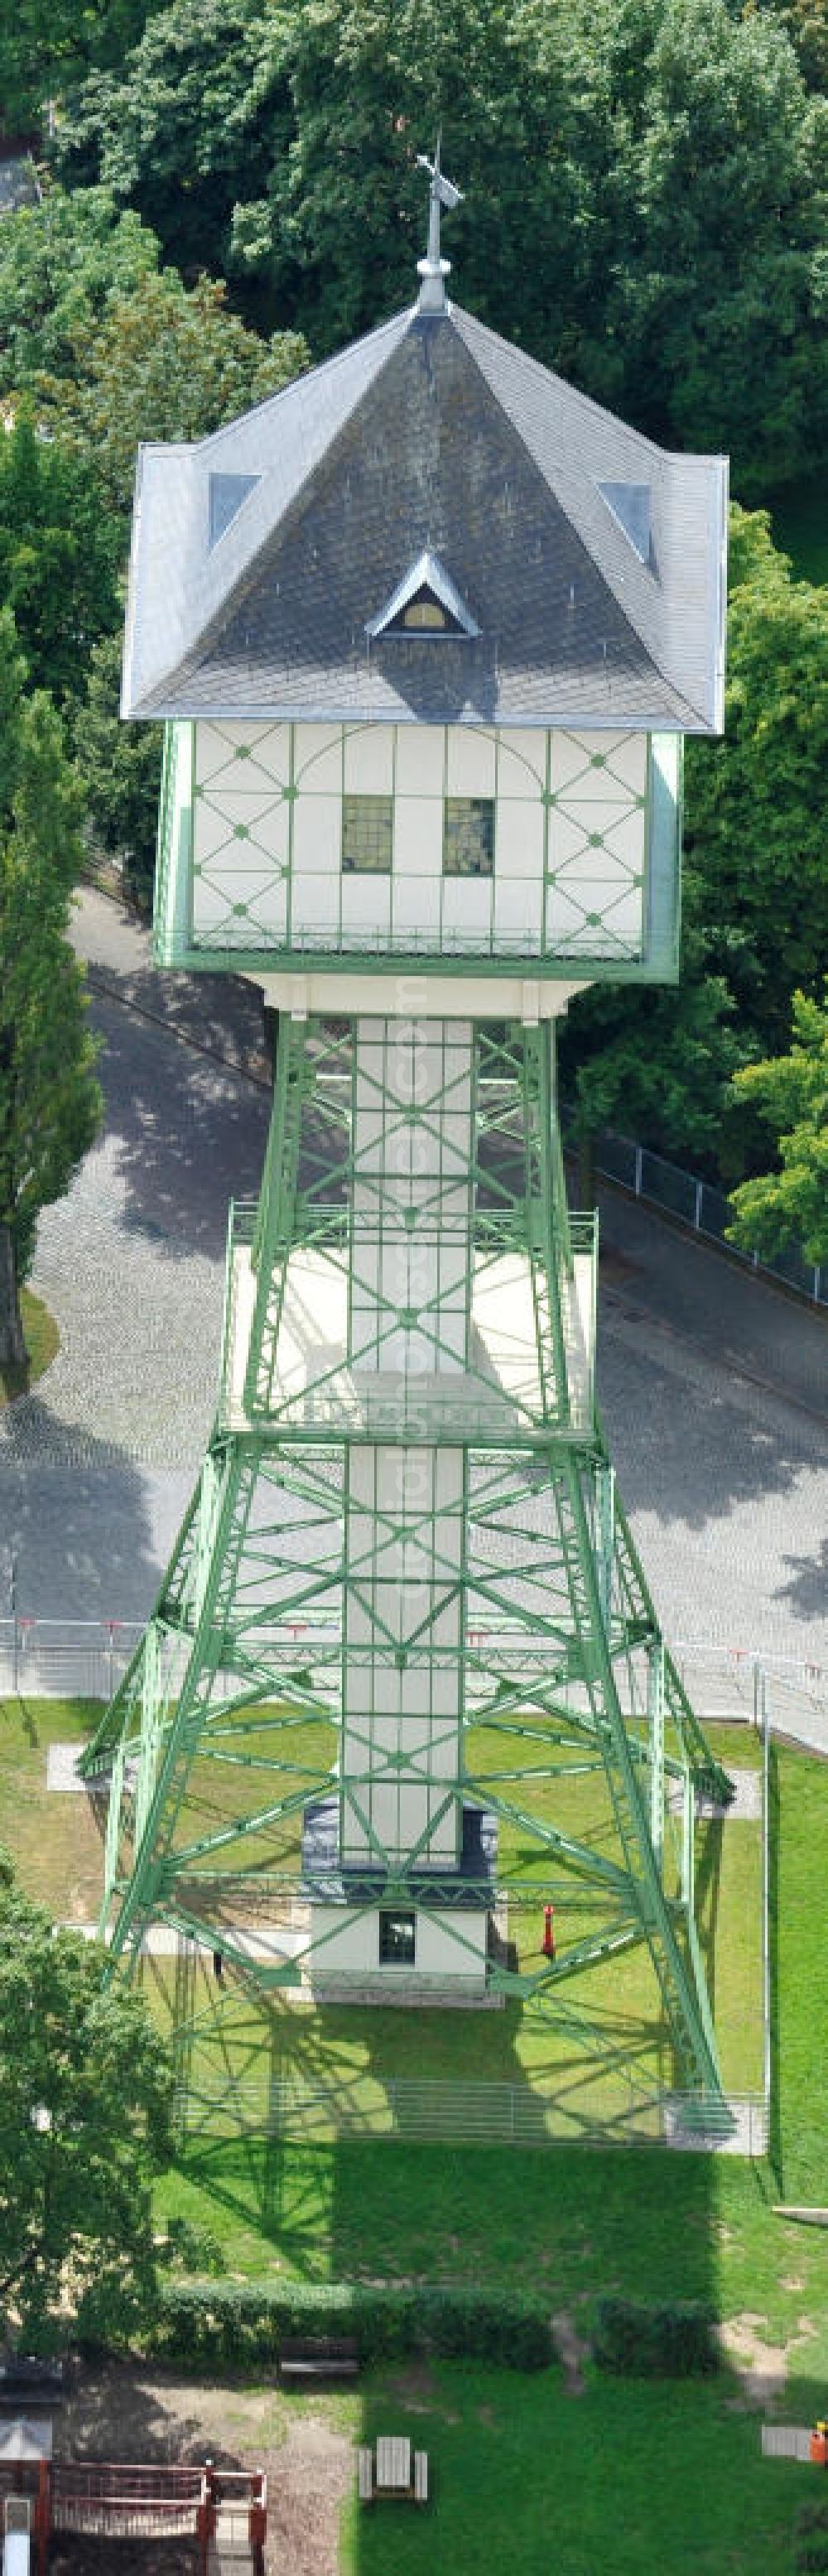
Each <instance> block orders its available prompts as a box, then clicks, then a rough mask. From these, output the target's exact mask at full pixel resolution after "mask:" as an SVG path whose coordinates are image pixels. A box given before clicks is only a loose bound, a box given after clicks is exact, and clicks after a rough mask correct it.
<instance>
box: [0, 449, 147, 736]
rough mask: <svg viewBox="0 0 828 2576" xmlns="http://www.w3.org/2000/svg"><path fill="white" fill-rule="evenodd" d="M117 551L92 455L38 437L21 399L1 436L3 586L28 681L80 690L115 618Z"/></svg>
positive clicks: (61, 690)
mask: <svg viewBox="0 0 828 2576" xmlns="http://www.w3.org/2000/svg"><path fill="white" fill-rule="evenodd" d="M120 551H121V536H120V530H119V529H118V527H117V526H116V524H115V522H114V520H113V518H112V516H111V514H108V513H107V512H106V511H105V510H104V509H103V508H102V506H101V489H100V483H99V481H98V477H97V475H96V472H95V468H94V465H93V463H92V461H91V459H90V458H88V457H85V456H81V455H79V454H78V453H77V451H76V450H75V451H72V450H70V449H69V448H68V447H67V446H66V444H65V443H64V441H62V440H60V439H54V438H43V437H41V436H40V435H39V434H38V431H37V428H36V426H35V420H34V414H33V411H32V408H31V405H30V404H29V403H28V402H24V403H21V405H20V407H19V409H18V412H17V416H16V418H15V421H14V426H13V428H12V429H11V430H10V431H8V430H7V432H6V434H5V436H0V592H1V593H2V596H3V598H4V600H5V603H6V605H7V607H9V608H10V609H11V610H12V612H13V615H14V619H15V624H16V628H17V633H18V636H19V640H20V643H21V645H22V648H23V651H24V653H25V656H26V662H27V666H28V675H29V680H30V683H31V685H32V686H33V687H35V688H45V689H48V690H49V692H50V694H51V695H52V696H53V697H55V698H56V699H58V700H59V701H63V702H65V701H66V699H67V698H69V697H71V696H73V695H75V694H77V693H78V692H79V691H80V690H82V689H83V687H84V684H85V672H86V663H87V661H88V657H89V654H90V652H91V649H92V646H93V644H94V643H96V642H97V640H98V637H99V636H100V635H103V634H106V633H108V632H111V629H112V627H113V626H114V625H115V624H116V622H117V621H118V620H119V617H120V605H119V598H118V588H117V567H118V558H119V554H120Z"/></svg>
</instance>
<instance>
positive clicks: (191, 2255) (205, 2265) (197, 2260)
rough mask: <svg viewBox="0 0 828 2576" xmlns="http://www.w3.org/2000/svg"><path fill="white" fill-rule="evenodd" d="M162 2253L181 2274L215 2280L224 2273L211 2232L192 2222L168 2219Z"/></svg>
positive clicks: (182, 2219)
mask: <svg viewBox="0 0 828 2576" xmlns="http://www.w3.org/2000/svg"><path fill="white" fill-rule="evenodd" d="M162 2252H166V2254H167V2257H168V2259H169V2261H171V2262H173V2263H177V2264H179V2265H180V2267H181V2270H182V2272H201V2273H204V2272H207V2273H209V2275H210V2277H211V2278H215V2277H217V2276H218V2274H219V2273H220V2272H223V2271H224V2269H225V2263H224V2256H223V2253H222V2250H221V2246H220V2244H219V2241H218V2237H217V2236H216V2235H214V2232H213V2229H212V2228H211V2227H202V2226H200V2225H199V2224H198V2221H197V2220H195V2221H194V2220H193V2219H192V2218H168V2220H167V2244H166V2248H163V2249H162Z"/></svg>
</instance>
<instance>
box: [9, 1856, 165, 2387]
mask: <svg viewBox="0 0 828 2576" xmlns="http://www.w3.org/2000/svg"><path fill="white" fill-rule="evenodd" d="M103 1964H104V1962H103V1954H102V1952H101V1951H100V1950H99V1949H98V1948H97V1946H96V1945H94V1944H91V1943H89V1942H88V1941H86V1940H84V1939H82V1938H81V1936H80V1935H79V1934H77V1933H72V1932H65V1931H61V1930H55V1929H54V1928H53V1926H52V1923H51V1920H50V1917H49V1915H48V1914H47V1913H45V1912H44V1911H43V1910H42V1909H41V1908H40V1907H39V1906H35V1905H32V1904H30V1903H29V1901H28V1899H26V1898H24V1897H23V1896H21V1895H20V1894H19V1892H18V1890H17V1889H16V1887H15V1885H14V1881H13V1880H12V1881H11V1883H10V1882H9V1879H8V1875H7V1873H6V1872H5V1871H4V1872H3V1873H2V1874H0V2301H2V2306H3V2309H4V2311H5V2315H6V2317H7V2319H8V2320H9V2322H11V2323H13V2324H14V2325H15V2326H16V2327H17V2328H18V2330H19V2331H20V2332H21V2334H22V2335H24V2336H25V2338H26V2340H27V2341H29V2342H34V2343H36V2344H37V2343H41V2344H46V2345H48V2344H49V2343H50V2342H54V2341H59V2340H61V2339H62V2338H63V2337H65V2335H66V2332H67V2325H68V2316H67V2312H66V2311H67V2302H68V2312H69V2315H71V2317H72V2320H73V2324H74V2325H75V2327H76V2329H77V2332H78V2333H79V2335H80V2336H81V2337H83V2338H85V2339H87V2340H88V2339H94V2340H101V2339H107V2340H110V2339H112V2338H113V2337H115V2336H120V2335H122V2334H124V2333H126V2332H128V2331H129V2330H130V2329H131V2328H132V2327H133V2326H134V2324H135V2323H136V2321H137V2320H138V2319H139V2318H140V2317H141V2316H142V2315H143V2314H145V2313H146V2311H147V2309H148V2307H149V2305H150V2303H151V2300H152V2297H153V2294H154V2288H155V2272H154V2261H153V2238H152V2219H151V2200H150V2184H151V2180H152V2176H153V2174H154V2173H155V2172H156V2171H157V2170H158V2168H159V2166H160V2165H161V2164H162V2163H163V2161H164V2159H165V2157H166V2155H167V2154H168V2151H169V2105H170V2093H171V2077H170V2069H169V2065H168V2060H167V2055H166V2051H165V2049H164V2047H163V2044H162V2042H161V2041H160V2039H159V2038H158V2035H157V2033H156V2032H155V2031H154V2030H153V2028H152V2026H151V2024H150V2022H149V2021H148V2019H147V2016H146V2013H145V2011H144V2007H143V2005H142V2003H141V2001H140V1998H139V1997H138V1996H137V1995H135V1994H134V1993H128V1992H126V1990H124V1989H118V1990H117V1991H114V1992H110V1993H108V1994H105V1995H104V1994H102V1993H101V1971H102V1967H103Z"/></svg>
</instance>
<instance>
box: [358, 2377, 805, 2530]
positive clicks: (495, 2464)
mask: <svg viewBox="0 0 828 2576" xmlns="http://www.w3.org/2000/svg"><path fill="white" fill-rule="evenodd" d="M428 2376H429V2382H430V2385H429V2386H428V2388H427V2391H426V2392H425V2406H423V2395H422V2393H418V2394H417V2396H416V2412H414V2411H413V2410H412V2411H409V2412H407V2409H406V2402H405V2393H404V2389H405V2383H403V2389H402V2392H401V2393H400V2394H395V2393H394V2388H393V2381H392V2382H391V2383H390V2390H389V2385H388V2383H387V2384H386V2388H385V2389H384V2390H383V2391H382V2392H380V2390H377V2391H376V2392H375V2391H374V2389H373V2388H369V2389H368V2390H367V2391H366V2406H365V2417H366V2424H365V2436H364V2438H367V2439H368V2440H372V2439H374V2438H376V2434H377V2433H378V2432H380V2431H382V2432H385V2431H387V2430H388V2429H389V2424H392V2425H393V2426H394V2427H395V2428H397V2427H399V2429H403V2426H404V2428H405V2430H406V2431H407V2432H408V2433H409V2435H410V2437H411V2439H412V2441H413V2442H414V2443H415V2444H416V2446H417V2447H418V2448H424V2449H426V2450H427V2451H428V2453H429V2465H430V2472H431V2478H432V2492H433V2504H432V2508H431V2510H430V2511H429V2512H428V2513H425V2514H418V2513H414V2512H412V2511H410V2510H407V2509H405V2508H403V2507H402V2506H393V2505H390V2504H389V2505H385V2506H382V2507H375V2508H374V2509H373V2511H371V2512H370V2513H366V2512H365V2511H364V2510H363V2511H362V2512H361V2513H360V2512H359V2510H358V2508H357V2507H356V2505H353V2506H352V2507H351V2508H350V2510H349V2512H348V2515H347V2521H346V2529H345V2534H344V2549H343V2556H344V2563H345V2565H346V2566H347V2568H348V2570H349V2571H352V2576H420V2571H421V2570H425V2569H427V2570H428V2576H454V2571H455V2570H456V2569H458V2568H468V2567H474V2566H478V2565H486V2566H491V2567H494V2568H498V2569H503V2570H506V2571H509V2576H512V2571H518V2570H519V2571H520V2576H548V2570H549V2569H551V2568H554V2570H555V2572H556V2576H599V2571H601V2570H603V2569H605V2568H607V2569H609V2568H611V2569H612V2571H613V2576H642V2571H643V2570H644V2569H648V2568H658V2569H663V2570H664V2576H691V2570H692V2576H755V2571H756V2569H757V2568H761V2569H762V2571H763V2576H790V2567H791V2563H792V2561H791V2530H792V2524H793V2520H794V2515H795V2512H796V2509H797V2504H798V2503H799V2502H801V2500H802V2490H801V2486H797V2483H796V2479H797V2473H796V2471H795V2470H794V2471H792V2470H791V2468H790V2467H789V2464H788V2463H787V2462H786V2461H778V2462H777V2461H763V2460H762V2459H761V2457H760V2456H759V2436H758V2430H757V2426H756V2422H755V2419H754V2420H751V2419H750V2418H747V2417H745V2416H743V2415H742V2416H740V2415H738V2414H734V2413H733V2411H732V2408H733V2389H732V2385H729V2384H728V2383H727V2382H724V2383H693V2382H685V2383H684V2384H682V2386H681V2387H680V2388H676V2387H674V2386H664V2385H658V2384H648V2383H644V2382H639V2383H635V2382H634V2381H627V2382H617V2381H614V2380H607V2379H604V2380H602V2381H601V2382H600V2384H599V2383H598V2380H597V2377H596V2376H595V2375H589V2377H588V2382H587V2387H586V2390H585V2392H584V2394H583V2396H581V2397H576V2398H571V2397H568V2396H565V2395H564V2394H563V2392H562V2388H561V2383H560V2380H559V2378H558V2377H557V2374H554V2375H550V2374H549V2373H547V2372H545V2373H543V2374H542V2376H541V2377H540V2378H538V2379H529V2380H521V2381H520V2382H519V2383H518V2384H517V2386H516V2384H515V2381H514V2379H512V2380H511V2381H510V2382H508V2383H507V2379H506V2375H505V2373H500V2372H494V2371H491V2370H481V2369H466V2368H464V2369H462V2370H460V2368H458V2366H457V2365H454V2366H452V2365H451V2364H444V2365H442V2366H441V2367H439V2368H437V2369H435V2371H434V2373H433V2374H431V2373H429V2375H428Z"/></svg>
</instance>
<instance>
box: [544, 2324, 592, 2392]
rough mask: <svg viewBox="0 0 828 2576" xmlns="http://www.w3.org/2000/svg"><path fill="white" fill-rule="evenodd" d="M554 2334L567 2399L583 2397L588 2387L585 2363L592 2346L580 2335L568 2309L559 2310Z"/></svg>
mask: <svg viewBox="0 0 828 2576" xmlns="http://www.w3.org/2000/svg"><path fill="white" fill-rule="evenodd" d="M552 2332H553V2335H554V2338H555V2350H556V2353H557V2355H558V2360H559V2362H560V2364H561V2368H562V2370H563V2375H564V2388H565V2389H566V2394H567V2397H583V2393H584V2389H585V2386H586V2381H585V2379H584V2362H585V2361H587V2360H588V2358H589V2352H590V2346H589V2344H588V2343H587V2342H586V2341H585V2338H584V2336H583V2335H579V2333H578V2328H577V2326H576V2324H575V2319H574V2317H571V2316H570V2314H569V2311H568V2309H567V2308H559V2309H558V2312H557V2315H556V2316H554V2317H553V2319H552Z"/></svg>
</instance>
